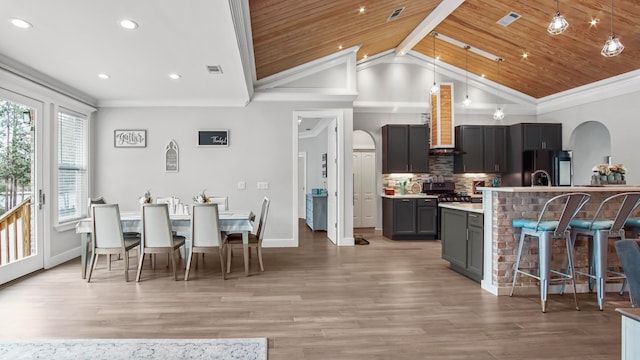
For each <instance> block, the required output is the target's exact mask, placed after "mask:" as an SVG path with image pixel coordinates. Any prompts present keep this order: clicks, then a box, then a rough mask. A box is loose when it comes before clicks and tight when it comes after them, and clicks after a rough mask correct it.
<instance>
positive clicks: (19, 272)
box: [0, 88, 49, 284]
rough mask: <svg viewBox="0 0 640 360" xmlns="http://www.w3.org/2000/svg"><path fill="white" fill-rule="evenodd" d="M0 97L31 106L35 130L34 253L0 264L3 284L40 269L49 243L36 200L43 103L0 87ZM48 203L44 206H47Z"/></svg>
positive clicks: (41, 180) (42, 141)
mask: <svg viewBox="0 0 640 360" xmlns="http://www.w3.org/2000/svg"><path fill="white" fill-rule="evenodd" d="M0 97H2V98H3V99H6V100H9V101H12V102H16V103H20V104H22V105H26V106H29V107H31V108H33V109H35V116H36V121H35V129H34V130H35V131H34V132H33V136H34V137H35V139H34V141H35V149H34V154H33V155H34V164H32V165H33V166H35V171H34V178H33V179H31V181H32V184H31V190H32V194H31V197H32V200H31V206H32V214H33V218H32V219H31V227H32V232H33V237H34V239H35V242H36V255H33V256H30V257H28V258H25V259H22V260H18V261H15V262H13V263H10V264H7V265H4V266H2V268H1V270H0V284H4V283H6V282H8V281H11V280H14V279H17V278H19V277H21V276H23V275H26V274H29V273H32V272H34V271H37V270H40V269H42V268H44V259H45V257H44V252H45V245H46V246H47V247H49V244H45V236H44V229H45V227H44V215H45V208H46V207H45V206H42V207H40V206H39V205H40V204H39V201H38V197H37V196H38V190H43V191H45V192H46V188H45V181H44V170H43V169H44V166H45V163H44V162H45V159H44V156H43V154H44V151H43V148H44V146H45V144H46V142H45V132H44V126H45V123H46V117H45V116H46V115H45V106H44V103H42V102H40V101H37V100H33V99H31V98H29V97H26V96H24V95H20V94H17V93H14V92H12V91H6V90H4V89H2V88H0ZM47 206H48V205H47Z"/></svg>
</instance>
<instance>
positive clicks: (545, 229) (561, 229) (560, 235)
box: [509, 193, 591, 313]
mask: <svg viewBox="0 0 640 360" xmlns="http://www.w3.org/2000/svg"><path fill="white" fill-rule="evenodd" d="M590 198H591V195H589V194H586V193H568V194H562V195H558V196H555V197H553V198H551V199H550V200H549V201H547V202H546V203H545V204H544V207H543V208H542V211H541V212H540V215H539V216H538V220H528V219H514V220H513V221H512V225H513V227H514V228H520V229H521V232H520V243H519V244H518V258H517V260H516V266H515V269H514V272H513V283H512V284H511V293H510V294H509V296H513V290H514V289H515V287H516V280H517V278H518V274H522V275H527V276H530V277H532V278H534V279H537V280H539V281H540V301H541V303H542V312H543V313H545V312H547V292H548V290H549V281H555V280H565V281H566V280H567V279H571V280H572V281H571V283H572V284H573V297H574V300H575V302H576V310H580V306H579V305H578V296H577V294H576V282H575V280H574V279H575V272H574V269H573V251H572V250H573V249H572V245H571V236H570V231H569V222H570V221H571V219H573V218H574V217H575V216H576V214H577V213H578V211H580V209H581V208H582V206H583V205H584V204H585V203H586V202H587V201H589V199H590ZM563 203H564V208H563V209H562V213H561V215H560V217H559V219H558V220H548V219H549V218H550V217H551V215H550V214H551V213H553V212H555V213H557V207H558V205H562V204H563ZM527 237H535V238H537V239H538V275H537V276H536V275H535V274H533V273H529V272H525V271H523V270H520V259H521V257H522V248H523V245H524V242H525V240H526V239H527ZM554 239H564V242H565V247H566V250H567V261H568V263H569V271H568V273H564V272H560V271H556V270H551V269H550V263H551V252H552V247H551V241H552V240H554ZM551 273H553V274H555V275H560V277H561V278H559V279H552V278H551V277H550V274H551Z"/></svg>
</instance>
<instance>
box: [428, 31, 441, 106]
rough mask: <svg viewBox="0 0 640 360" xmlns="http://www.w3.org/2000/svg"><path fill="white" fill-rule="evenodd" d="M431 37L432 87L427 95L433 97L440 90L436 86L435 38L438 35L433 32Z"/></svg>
mask: <svg viewBox="0 0 640 360" xmlns="http://www.w3.org/2000/svg"><path fill="white" fill-rule="evenodd" d="M431 36H433V86H432V87H431V89H429V93H430V94H431V95H435V94H437V93H438V91H439V90H440V88H439V87H438V85H437V84H436V36H438V33H437V32H435V31H434V32H432V33H431Z"/></svg>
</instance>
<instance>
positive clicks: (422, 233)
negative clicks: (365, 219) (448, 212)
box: [382, 197, 438, 240]
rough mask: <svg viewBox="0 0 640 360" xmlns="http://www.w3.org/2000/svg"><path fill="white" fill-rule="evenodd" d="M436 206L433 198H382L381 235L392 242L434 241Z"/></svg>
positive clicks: (436, 221) (436, 217)
mask: <svg viewBox="0 0 640 360" xmlns="http://www.w3.org/2000/svg"><path fill="white" fill-rule="evenodd" d="M437 205H438V200H437V199H433V198H426V199H425V198H395V199H394V198H387V197H385V198H383V201H382V234H383V235H384V236H386V237H387V238H389V239H392V240H428V239H435V238H436V237H437V234H438V207H437Z"/></svg>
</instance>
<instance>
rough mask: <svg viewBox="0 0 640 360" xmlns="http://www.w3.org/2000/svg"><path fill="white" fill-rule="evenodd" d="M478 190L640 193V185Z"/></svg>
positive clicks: (486, 189) (481, 188)
mask: <svg viewBox="0 0 640 360" xmlns="http://www.w3.org/2000/svg"><path fill="white" fill-rule="evenodd" d="M477 189H478V190H482V191H493V192H510V193H532V192H535V193H542V192H557V193H567V192H612V191H615V192H627V191H640V185H594V186H588V185H585V186H513V187H510V186H501V187H478V188H477Z"/></svg>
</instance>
